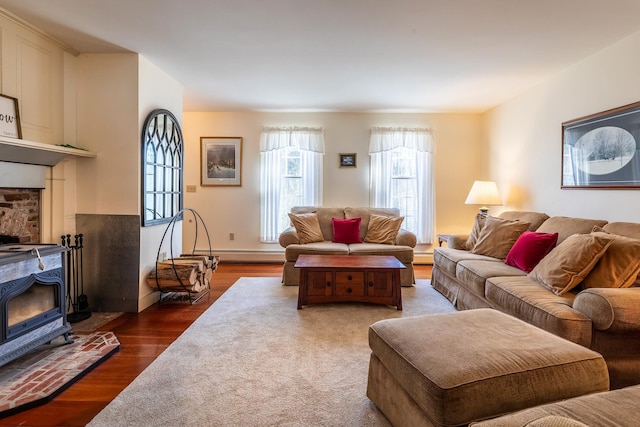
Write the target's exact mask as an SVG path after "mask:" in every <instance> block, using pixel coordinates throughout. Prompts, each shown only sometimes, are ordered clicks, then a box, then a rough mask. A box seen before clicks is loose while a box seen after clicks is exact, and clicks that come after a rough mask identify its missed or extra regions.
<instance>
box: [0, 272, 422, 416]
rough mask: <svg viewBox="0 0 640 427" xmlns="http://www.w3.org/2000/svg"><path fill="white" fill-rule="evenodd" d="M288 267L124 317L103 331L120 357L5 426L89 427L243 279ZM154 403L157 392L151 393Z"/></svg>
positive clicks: (215, 284) (221, 278)
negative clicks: (110, 333) (117, 343)
mask: <svg viewBox="0 0 640 427" xmlns="http://www.w3.org/2000/svg"><path fill="white" fill-rule="evenodd" d="M281 273H282V264H225V263H222V264H220V265H219V267H218V270H217V271H216V273H215V274H214V277H213V280H212V282H211V292H210V293H209V295H207V296H205V297H204V298H202V299H201V300H200V301H198V302H197V303H195V304H193V305H190V304H189V303H188V302H169V303H163V304H162V305H159V304H154V305H152V306H151V307H149V308H147V309H146V310H144V311H142V312H141V313H138V314H130V313H127V314H124V315H122V316H120V317H118V318H117V319H115V320H113V321H111V322H109V323H107V324H106V325H104V326H102V327H101V328H100V330H103V331H113V332H114V333H115V334H116V336H117V337H118V339H119V340H120V351H119V352H117V353H116V354H114V355H113V356H111V357H110V358H109V359H108V360H106V361H105V362H103V363H102V364H100V365H99V366H98V367H96V368H95V369H94V370H93V371H91V372H89V373H88V374H87V375H85V376H84V377H83V378H82V379H80V380H79V381H78V382H76V383H75V384H73V385H72V386H71V387H69V388H68V389H67V390H65V391H64V392H62V393H61V394H60V395H59V396H57V397H56V398H54V399H53V400H52V401H51V402H49V403H46V404H45V405H42V406H39V407H36V408H33V409H30V410H27V411H24V412H20V413H18V414H15V415H13V416H10V417H7V418H4V419H0V426H84V425H86V424H87V423H88V422H89V421H91V419H93V417H94V416H96V414H98V412H100V411H101V410H102V409H103V408H104V407H105V406H107V404H108V403H109V402H110V401H111V400H113V398H115V397H116V395H118V393H120V392H121V391H122V390H123V389H124V388H125V387H126V386H127V385H128V384H129V383H131V381H133V379H134V378H135V377H136V376H138V375H139V374H140V373H141V372H142V371H143V370H144V369H145V368H146V367H147V366H149V365H150V364H151V362H153V360H154V359H155V358H156V357H158V355H160V353H162V352H163V351H164V350H165V349H166V348H167V347H168V346H169V345H170V344H171V343H172V342H173V341H174V340H175V339H176V338H177V337H178V336H179V335H180V334H181V333H182V332H183V331H184V330H186V329H187V328H188V327H189V325H191V323H192V322H193V321H194V320H196V319H197V318H198V316H200V315H201V314H202V313H203V312H204V311H205V310H206V309H207V308H209V306H210V305H211V304H213V302H214V301H215V300H216V299H218V298H219V297H220V295H222V294H223V293H224V292H225V291H226V290H227V289H228V288H229V287H230V286H231V285H232V284H234V283H235V282H236V281H237V280H238V279H239V278H240V277H248V276H253V277H264V276H275V277H278V276H280V275H281ZM415 274H416V278H418V279H429V278H431V266H430V265H416V266H415ZM149 398H150V399H153V391H152V390H149Z"/></svg>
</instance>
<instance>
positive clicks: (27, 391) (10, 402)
mask: <svg viewBox="0 0 640 427" xmlns="http://www.w3.org/2000/svg"><path fill="white" fill-rule="evenodd" d="M72 338H73V340H74V342H73V343H72V344H63V343H64V340H63V339H62V337H59V338H57V339H56V340H54V341H53V342H52V343H51V344H50V345H45V346H41V347H40V348H38V349H36V350H34V351H32V352H31V353H28V354H26V355H24V356H22V357H21V358H19V359H17V360H15V361H13V362H11V363H9V364H7V365H4V366H2V367H0V418H3V417H6V416H8V415H11V414H14V413H16V412H19V411H21V410H25V409H29V408H32V407H34V406H37V405H41V404H43V403H46V402H48V401H49V400H51V399H53V398H54V397H55V396H56V395H58V394H59V393H61V392H62V391H63V390H65V389H66V388H67V387H69V386H70V385H71V384H73V383H74V382H75V381H76V380H78V379H80V378H81V377H82V375H84V374H86V373H87V372H89V371H90V370H91V369H93V368H94V367H95V366H96V365H98V364H99V363H100V362H102V361H103V360H105V359H107V358H108V357H109V356H111V355H112V354H113V353H115V352H116V351H118V349H119V348H120V342H119V341H118V339H117V338H116V336H115V335H114V334H113V332H94V333H91V334H87V335H80V334H77V335H72Z"/></svg>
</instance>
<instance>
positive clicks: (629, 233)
mask: <svg viewBox="0 0 640 427" xmlns="http://www.w3.org/2000/svg"><path fill="white" fill-rule="evenodd" d="M602 229H603V230H604V231H606V232H607V233H611V234H617V235H618V236H626V237H632V238H634V239H640V223H638V222H610V223H608V224H606V225H605V226H603V227H602Z"/></svg>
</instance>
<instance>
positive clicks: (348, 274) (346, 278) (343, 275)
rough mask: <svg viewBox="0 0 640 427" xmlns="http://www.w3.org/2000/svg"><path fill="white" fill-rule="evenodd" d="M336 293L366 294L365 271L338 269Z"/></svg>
mask: <svg viewBox="0 0 640 427" xmlns="http://www.w3.org/2000/svg"><path fill="white" fill-rule="evenodd" d="M336 295H337V296H342V295H354V296H364V273H363V272H360V271H357V272H353V271H336Z"/></svg>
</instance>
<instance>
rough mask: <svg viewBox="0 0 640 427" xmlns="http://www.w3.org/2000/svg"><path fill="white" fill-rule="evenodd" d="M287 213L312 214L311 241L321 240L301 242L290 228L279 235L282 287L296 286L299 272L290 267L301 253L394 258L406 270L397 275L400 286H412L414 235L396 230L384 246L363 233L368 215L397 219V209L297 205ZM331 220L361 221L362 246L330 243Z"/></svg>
mask: <svg viewBox="0 0 640 427" xmlns="http://www.w3.org/2000/svg"><path fill="white" fill-rule="evenodd" d="M291 214H293V215H299V214H315V216H317V221H318V223H319V226H320V232H321V237H319V238H318V239H314V240H321V241H314V242H311V243H303V242H304V240H303V241H301V236H300V235H299V233H298V232H297V231H296V228H295V227H293V226H292V227H289V228H288V229H286V230H285V231H284V232H282V233H281V234H280V236H279V239H278V241H279V243H280V245H281V246H282V247H283V248H285V263H284V268H283V272H282V282H283V283H284V284H285V285H298V284H299V283H300V272H299V271H298V269H296V268H294V265H295V263H296V261H297V259H298V256H299V255H302V254H309V255H322V254H324V255H388V256H395V257H396V258H397V259H398V260H399V261H400V262H402V263H403V264H404V266H405V267H406V268H405V269H402V270H401V272H400V281H401V284H402V286H412V285H413V284H414V283H415V278H414V273H413V248H415V246H416V236H415V234H413V233H411V232H409V231H407V230H404V229H402V228H400V229H399V230H398V231H397V234H396V235H395V237H394V238H393V240H392V241H390V242H388V243H369V242H367V240H368V239H367V234H368V233H372V230H369V224H370V220H371V215H374V216H376V217H385V218H386V217H394V218H399V216H400V213H399V211H398V210H397V209H385V208H366V207H362V208H349V207H347V208H339V207H336V208H334V207H313V206H300V207H294V208H293V209H291ZM290 216H291V215H290ZM333 218H338V219H353V218H361V220H360V230H359V237H360V240H361V241H362V243H335V242H333V240H334V235H333V224H332V219H333ZM399 221H401V220H399ZM376 224H377V222H376ZM374 231H375V230H374ZM369 235H371V234H369Z"/></svg>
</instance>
